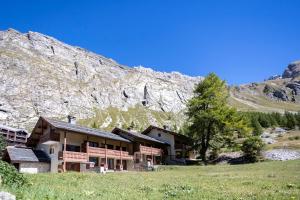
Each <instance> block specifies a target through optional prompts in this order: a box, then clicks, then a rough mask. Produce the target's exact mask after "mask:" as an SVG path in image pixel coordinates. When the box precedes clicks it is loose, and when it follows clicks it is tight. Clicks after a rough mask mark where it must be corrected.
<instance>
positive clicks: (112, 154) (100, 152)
mask: <svg viewBox="0 0 300 200" xmlns="http://www.w3.org/2000/svg"><path fill="white" fill-rule="evenodd" d="M87 153H88V154H89V156H99V157H102V158H105V156H106V157H108V158H118V159H119V158H120V157H121V156H122V158H123V159H130V160H131V159H133V156H132V155H129V152H127V151H119V150H112V149H105V148H98V147H88V151H87Z"/></svg>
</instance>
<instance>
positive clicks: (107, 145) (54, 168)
mask: <svg viewBox="0 0 300 200" xmlns="http://www.w3.org/2000/svg"><path fill="white" fill-rule="evenodd" d="M27 145H28V146H29V147H32V148H33V149H39V150H42V151H44V152H46V153H47V154H48V156H49V157H50V159H51V165H50V171H51V172H65V171H80V172H82V171H87V170H94V169H96V168H99V167H101V166H102V167H104V168H105V170H123V169H124V170H128V169H133V147H132V143H131V141H129V140H127V139H125V138H123V137H120V136H119V135H116V134H113V133H109V132H104V131H100V130H98V129H93V128H87V127H83V126H79V125H76V124H75V122H74V118H73V119H72V118H70V117H69V123H68V122H63V121H58V120H53V119H48V118H44V117H40V118H39V120H38V122H37V124H36V126H35V127H34V129H33V131H32V134H31V137H30V138H29V139H28V142H27Z"/></svg>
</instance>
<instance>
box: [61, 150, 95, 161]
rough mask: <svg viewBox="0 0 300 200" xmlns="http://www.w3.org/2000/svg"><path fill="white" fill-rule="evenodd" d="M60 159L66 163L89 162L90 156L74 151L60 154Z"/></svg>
mask: <svg viewBox="0 0 300 200" xmlns="http://www.w3.org/2000/svg"><path fill="white" fill-rule="evenodd" d="M58 156H59V158H61V159H63V160H64V161H65V162H88V160H89V159H88V154H87V153H82V152H74V151H63V152H59V155H58Z"/></svg>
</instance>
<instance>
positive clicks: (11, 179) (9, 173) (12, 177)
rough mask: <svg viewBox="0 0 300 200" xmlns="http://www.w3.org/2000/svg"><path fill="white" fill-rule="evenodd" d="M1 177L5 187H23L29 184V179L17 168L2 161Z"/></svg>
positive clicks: (0, 163) (0, 167) (0, 162)
mask: <svg viewBox="0 0 300 200" xmlns="http://www.w3.org/2000/svg"><path fill="white" fill-rule="evenodd" d="M0 176H1V181H2V184H3V185H7V186H9V187H21V186H23V185H25V184H27V183H28V181H27V179H26V178H25V177H24V176H23V174H20V173H19V172H18V171H17V170H16V168H15V167H14V166H12V165H10V164H9V163H7V162H4V161H1V160H0Z"/></svg>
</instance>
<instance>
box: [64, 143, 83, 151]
mask: <svg viewBox="0 0 300 200" xmlns="http://www.w3.org/2000/svg"><path fill="white" fill-rule="evenodd" d="M62 150H63V151H64V145H63V144H62ZM67 151H74V152H80V146H76V145H71V144H67Z"/></svg>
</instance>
